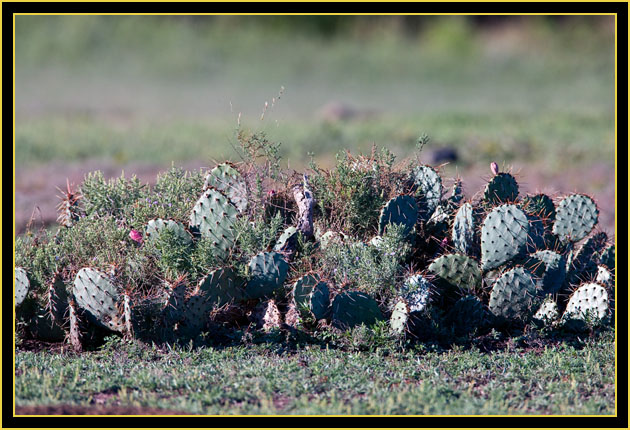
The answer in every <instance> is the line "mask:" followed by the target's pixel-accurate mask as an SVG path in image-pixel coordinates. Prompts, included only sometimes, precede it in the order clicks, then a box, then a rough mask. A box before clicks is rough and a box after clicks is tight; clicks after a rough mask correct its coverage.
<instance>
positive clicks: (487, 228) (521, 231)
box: [481, 205, 529, 271]
mask: <svg viewBox="0 0 630 430" xmlns="http://www.w3.org/2000/svg"><path fill="white" fill-rule="evenodd" d="M528 235H529V221H528V220H527V216H526V215H525V213H524V212H523V211H522V210H520V209H519V208H517V207H516V206H514V205H501V206H497V207H495V208H494V209H493V210H492V211H491V212H490V213H489V214H488V215H487V216H486V218H485V219H484V221H483V225H482V227H481V268H482V270H484V271H486V270H490V269H494V268H496V267H499V266H501V265H502V264H504V263H506V262H507V261H509V260H511V259H513V258H515V257H517V256H518V255H520V254H521V253H522V252H523V251H524V250H525V247H526V245H527V240H528Z"/></svg>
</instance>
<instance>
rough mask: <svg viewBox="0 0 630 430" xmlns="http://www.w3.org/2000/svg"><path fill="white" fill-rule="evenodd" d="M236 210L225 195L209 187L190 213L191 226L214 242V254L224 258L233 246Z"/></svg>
mask: <svg viewBox="0 0 630 430" xmlns="http://www.w3.org/2000/svg"><path fill="white" fill-rule="evenodd" d="M237 216H238V210H237V209H236V207H235V206H234V205H232V204H231V203H230V202H229V200H228V199H227V197H225V196H224V195H223V194H222V193H221V192H220V191H218V190H215V189H214V188H209V189H207V190H206V191H204V193H203V194H202V196H201V197H200V198H199V200H198V201H197V203H196V204H195V207H194V208H193V210H192V213H191V215H190V226H191V228H193V229H195V230H197V231H199V233H200V234H201V235H202V236H203V237H207V238H209V239H211V240H212V241H213V242H214V246H215V250H216V255H217V256H218V257H219V258H226V257H227V256H228V254H229V252H230V250H231V248H232V247H233V246H234V240H235V238H234V223H235V222H236V217H237Z"/></svg>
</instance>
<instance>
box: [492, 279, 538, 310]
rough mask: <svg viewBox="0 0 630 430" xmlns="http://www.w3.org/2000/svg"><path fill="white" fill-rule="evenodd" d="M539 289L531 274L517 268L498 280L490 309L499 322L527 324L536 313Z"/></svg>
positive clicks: (493, 289)
mask: <svg viewBox="0 0 630 430" xmlns="http://www.w3.org/2000/svg"><path fill="white" fill-rule="evenodd" d="M537 296H538V288H537V287H536V282H535V281H534V278H533V277H532V275H531V273H530V272H529V271H528V270H526V269H524V268H522V267H516V268H514V269H512V270H509V271H508V272H505V273H504V274H503V275H501V276H500V277H499V279H497V281H496V282H495V283H494V285H493V287H492V292H491V293H490V302H489V304H488V308H489V309H490V312H492V314H493V315H494V316H495V317H496V318H497V320H498V321H499V322H513V321H520V322H526V321H527V320H528V319H529V317H530V316H531V315H532V314H533V313H534V311H535V309H534V308H535V306H536V304H537V303H536V302H537Z"/></svg>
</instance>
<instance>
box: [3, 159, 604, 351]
mask: <svg viewBox="0 0 630 430" xmlns="http://www.w3.org/2000/svg"><path fill="white" fill-rule="evenodd" d="M496 170H497V172H496V174H495V175H494V176H493V177H492V179H491V180H490V181H489V182H488V183H487V184H486V186H485V187H484V189H483V190H482V192H481V193H479V194H478V196H479V197H478V198H477V199H476V200H475V199H473V200H469V201H465V200H464V198H463V195H462V183H461V181H460V180H456V181H455V182H454V183H453V188H452V192H451V193H450V195H443V184H442V178H441V177H440V175H439V173H438V171H437V170H435V169H434V168H432V167H430V166H425V165H415V166H412V167H411V168H410V169H409V170H408V171H403V172H396V174H394V173H392V174H391V175H392V178H393V179H392V184H394V185H391V186H389V188H387V193H386V192H385V191H384V190H385V189H384V190H383V193H382V196H381V197H382V200H381V201H382V202H383V205H382V207H381V208H380V213H379V212H378V211H375V213H372V214H369V216H371V217H373V222H372V224H371V225H369V226H367V227H368V228H367V230H366V231H367V234H369V236H368V235H367V234H366V235H364V236H356V235H355V236H353V233H352V231H350V230H346V231H343V229H341V228H339V229H335V227H334V226H333V225H331V223H329V222H327V219H326V217H327V216H328V214H329V213H331V211H328V212H327V210H321V211H319V212H315V214H313V213H310V212H308V211H310V210H311V206H312V205H311V206H308V205H307V206H300V209H299V210H300V213H299V216H298V213H297V209H290V208H291V207H292V206H291V204H289V203H288V202H287V200H290V197H286V196H287V195H289V196H290V193H285V194H282V196H284V197H283V198H285V200H284V201H283V202H284V206H283V208H282V211H281V212H278V211H275V212H274V207H271V206H270V203H269V202H271V201H273V202H275V203H274V204H276V203H277V201H278V199H280V197H278V195H279V194H278V193H276V192H275V191H273V193H272V192H271V191H270V192H269V193H268V194H267V196H271V197H269V198H260V199H258V200H256V199H253V198H252V195H253V194H254V193H253V192H252V189H251V187H252V186H251V184H249V183H248V181H247V178H246V177H245V175H244V174H241V173H240V172H239V167H238V166H236V165H234V164H231V163H223V164H220V165H218V166H216V167H215V168H213V169H212V170H211V171H209V172H208V173H207V175H205V182H204V184H203V186H202V187H200V188H199V189H198V190H197V194H196V197H194V198H193V199H192V200H191V206H190V211H189V213H188V218H187V219H186V218H185V217H183V218H182V217H181V216H179V217H169V216H163V215H160V214H157V213H156V214H154V215H152V218H148V217H147V218H145V219H144V221H143V223H142V226H141V227H135V229H132V230H131V233H130V234H129V237H130V238H131V241H132V242H131V244H132V245H133V246H130V247H128V248H126V251H125V252H127V253H128V255H127V259H126V260H122V261H124V264H119V260H116V262H117V263H116V264H114V263H112V264H111V267H109V268H107V267H104V266H103V264H101V265H100V266H96V265H95V266H94V267H90V266H88V265H85V266H83V267H79V268H73V267H63V264H62V263H60V264H59V267H57V266H55V267H54V270H53V269H52V268H51V270H50V271H49V272H46V273H50V275H49V278H48V279H47V282H45V283H43V282H41V280H38V281H37V282H35V283H33V279H35V278H34V277H33V276H32V273H29V271H32V270H33V269H31V268H29V267H28V265H26V264H24V265H23V266H24V267H16V269H15V308H16V317H17V318H18V320H19V321H20V322H21V323H22V324H23V325H26V326H27V327H30V333H31V334H35V335H36V336H40V337H51V336H52V337H55V336H61V337H63V336H66V337H67V338H68V339H69V340H70V342H71V343H72V344H73V345H74V346H75V347H76V348H77V349H78V348H80V347H81V343H82V342H83V341H84V340H83V338H84V335H85V334H86V333H87V332H89V330H92V329H94V328H98V329H100V330H105V331H113V332H118V333H121V334H123V335H126V336H136V337H144V336H146V337H150V338H152V339H156V338H157V339H166V340H169V341H170V340H177V339H191V338H196V337H197V336H198V335H199V334H201V333H203V332H208V331H211V329H212V327H214V326H213V325H212V324H216V323H217V321H219V319H218V317H217V315H219V314H221V313H222V315H223V316H222V318H223V319H222V320H221V321H228V323H232V322H233V323H234V324H235V325H238V326H241V325H242V324H247V321H249V323H250V324H251V323H255V324H254V326H255V327H262V328H263V329H265V330H271V329H273V328H279V327H283V324H287V325H289V326H293V327H297V328H301V329H308V328H310V329H314V328H315V327H319V326H321V325H323V326H325V327H329V328H333V329H335V328H336V329H339V330H346V329H349V328H352V327H355V326H357V325H361V324H365V325H372V324H375V323H377V322H379V321H387V320H389V324H390V326H391V330H392V333H393V335H395V336H407V335H410V336H416V337H422V336H425V335H426V333H427V332H430V331H431V330H436V327H441V328H440V329H443V330H446V331H448V332H449V333H452V334H454V335H456V336H468V335H470V334H472V333H475V332H480V331H483V330H485V329H487V328H489V327H501V328H505V327H508V328H510V327H522V326H524V325H527V324H530V323H534V324H538V325H544V326H548V327H565V328H567V329H579V328H580V327H583V326H584V325H590V326H592V325H593V324H605V323H607V322H609V321H611V315H612V312H614V308H613V307H614V300H613V297H614V290H613V288H614V270H615V249H614V246H613V245H611V244H610V243H609V239H608V237H607V236H606V234H605V233H603V232H593V230H594V228H595V226H596V224H597V221H598V210H597V205H596V204H595V202H594V200H593V199H592V198H590V197H588V196H586V195H583V194H572V195H569V196H566V197H564V198H561V199H559V200H558V201H557V202H555V203H554V200H553V199H551V198H550V197H549V196H547V195H545V194H536V195H532V196H523V198H519V187H518V183H517V181H516V179H515V178H514V177H513V176H512V175H511V174H510V173H507V172H502V173H499V172H498V168H497V169H496ZM377 171H378V169H376V170H375V169H372V168H370V169H363V170H361V171H356V172H355V171H353V172H354V173H353V174H364V175H368V176H369V175H374V172H377ZM370 178H372V177H371V176H370ZM321 184H322V182H317V181H316V180H313V181H312V184H311V185H310V186H312V187H313V189H314V190H313V191H312V196H315V198H316V197H317V196H318V195H321V192H322V191H321V189H318V188H317V187H318V186H319V187H321V186H322V185H321ZM256 186H257V187H262V185H261V183H260V182H259V183H258V185H256ZM303 186H304V187H306V186H307V182H306V179H304V185H303ZM335 187H338V184H336V185H335ZM287 189H289V188H288V187H287ZM297 189H298V191H299V186H298V188H297ZM304 189H306V188H304ZM258 191H260V190H258ZM308 193H309V196H310V195H311V191H310V189H309V190H308ZM297 194H299V193H297ZM297 194H296V195H297ZM259 195H262V196H264V195H265V194H264V191H263V192H259ZM296 198H297V197H296ZM68 199H69V200H68V202H69V204H70V203H71V205H72V207H73V209H72V210H73V211H78V209H76V208H75V206H76V205H77V204H78V203H77V202H78V201H79V200H78V198H76V196H74V195H73V196H72V199H70V198H68ZM261 205H262V206H261ZM297 206H299V205H297ZM293 207H296V205H293ZM305 211H306V212H305ZM332 212H334V211H332ZM73 213H74V212H73ZM86 213H88V214H89V213H90V212H89V211H87V212H86ZM94 213H95V215H94V216H93V218H90V220H91V221H90V222H94V223H98V222H99V219H100V218H99V217H100V216H103V215H102V214H100V213H99V212H94ZM269 213H276V214H278V213H281V215H278V216H281V217H282V219H281V221H282V224H278V225H279V227H278V228H277V229H275V230H273V231H274V234H275V232H277V235H274V236H273V240H272V241H271V242H268V241H267V242H265V244H262V245H261V246H260V247H259V249H258V250H256V251H255V252H251V249H249V248H248V251H247V252H244V251H243V249H241V248H242V247H239V243H242V238H241V236H242V235H244V234H247V231H246V229H247V227H248V226H249V225H255V224H254V223H256V222H259V223H265V222H269V219H268V218H265V217H266V216H268V214H269ZM256 214H258V215H256ZM158 215H159V216H158ZM256 217H258V218H256ZM298 218H300V219H301V220H302V221H300V222H296V220H297V219H298ZM73 219H74V218H73V216H72V215H69V216H66V217H64V218H63V220H62V225H63V226H64V228H65V229H67V230H68V231H71V230H72V229H73V228H76V227H75V226H73V224H72V223H71V222H70V221H69V220H73ZM311 219H314V222H315V223H316V226H315V227H316V228H314V226H312V225H307V226H305V225H303V224H304V222H306V223H309V222H311V221H310V220H311ZM243 220H244V221H245V222H242V221H243ZM304 220H306V221H304ZM117 222H118V224H117V225H121V226H122V227H121V228H128V229H129V226H128V225H129V223H128V220H125V219H118V221H117ZM278 222H280V221H278ZM393 226H395V228H394V227H393ZM258 227H259V230H260V231H263V230H264V224H259V225H258ZM322 227H323V228H322ZM364 227H365V226H362V228H364ZM127 231H128V230H127ZM322 231H323V232H325V233H323V234H322V233H321V232H322ZM357 231H362V230H357ZM392 231H393V232H398V233H400V242H399V243H396V244H394V245H393V246H392V244H391V243H390V242H391V239H390V238H389V236H388V234H393V233H391V232H392ZM313 232H315V234H314V235H313V234H312V233H313ZM398 233H396V234H398ZM166 236H168V237H169V238H170V239H169V241H162V242H161V240H162V238H163V237H166ZM59 240H62V239H59ZM239 241H241V242H239ZM388 241H390V242H388ZM202 243H203V244H205V245H203V246H204V247H202V245H201V244H202ZM173 244H176V245H177V246H178V248H177V250H178V252H180V253H182V255H181V256H180V257H181V258H184V259H185V258H188V259H191V258H198V259H199V258H201V260H202V261H205V260H203V257H207V256H208V255H209V256H210V257H212V258H209V259H208V261H210V262H211V263H209V264H208V265H207V267H205V266H204V267H202V270H201V273H197V272H187V273H183V274H180V276H177V277H172V276H166V274H165V273H159V274H157V275H156V276H154V277H153V278H151V279H150V280H147V281H146V282H144V283H143V282H139V283H136V284H133V285H140V286H141V287H136V288H133V287H132V286H131V284H130V283H129V280H130V279H135V278H133V276H136V274H137V273H141V274H142V273H146V270H145V269H146V267H148V266H150V265H151V264H153V266H151V267H156V266H157V267H158V269H159V268H160V267H161V266H159V264H156V263H155V261H156V260H155V258H158V259H159V258H167V254H168V252H166V251H168V250H167V249H165V247H168V246H175V245H173ZM158 245H159V246H158ZM344 247H346V248H344ZM404 247H408V248H409V249H411V252H405V253H397V252H396V251H398V250H399V249H402V248H404ZM344 249H346V250H351V251H352V253H350V254H347V255H346V254H344V255H345V257H344V258H346V260H349V261H346V260H343V261H344V263H343V264H344V265H346V266H348V265H355V266H360V264H361V263H364V262H361V261H358V260H359V259H360V256H363V255H369V256H370V258H371V260H369V261H370V262H372V263H373V265H378V264H389V265H390V266H388V267H391V265H393V264H395V265H396V266H395V267H394V269H395V270H392V271H391V276H390V277H389V278H387V279H386V280H385V281H384V285H382V286H379V288H376V289H375V288H374V286H373V285H371V286H370V289H368V288H367V287H366V285H365V283H364V284H362V283H361V282H363V281H365V278H364V279H363V281H360V280H357V279H346V278H343V277H342V276H341V275H339V273H337V269H338V267H335V266H334V264H333V265H332V266H330V265H329V266H326V265H325V264H324V263H322V261H323V260H324V259H323V258H321V257H322V255H326V253H335V252H337V253H340V252H342V251H343V250H344ZM147 250H152V251H150V252H149V251H147ZM156 250H157V251H158V252H157V253H156ZM348 255H351V257H348ZM191 256H192V257H191ZM152 259H153V260H152ZM355 259H356V261H355ZM61 261H62V262H63V261H64V260H61ZM326 261H341V259H334V258H331V259H328V260H326ZM346 266H344V267H346ZM369 269H374V267H372V268H369ZM409 269H412V270H409ZM143 270H145V271H144V272H143ZM154 270H156V269H154ZM159 270H161V269H159ZM344 273H355V272H352V271H346V272H344ZM370 273H372V272H370ZM138 276H139V275H138ZM40 278H41V276H39V277H37V279H40ZM366 283H367V282H366ZM33 284H34V285H33ZM44 284H45V285H44ZM309 321H311V322H310V323H309ZM576 321H577V322H576ZM309 324H311V325H310V326H309ZM316 324H317V325H316ZM580 324H581V325H580Z"/></svg>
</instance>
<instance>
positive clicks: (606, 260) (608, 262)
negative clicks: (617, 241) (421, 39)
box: [599, 245, 615, 270]
mask: <svg viewBox="0 0 630 430" xmlns="http://www.w3.org/2000/svg"><path fill="white" fill-rule="evenodd" d="M599 263H600V264H603V265H604V266H606V267H608V268H609V269H610V270H614V269H615V245H610V246H608V247H606V248H604V250H603V251H602V252H601V254H600V255H599Z"/></svg>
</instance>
